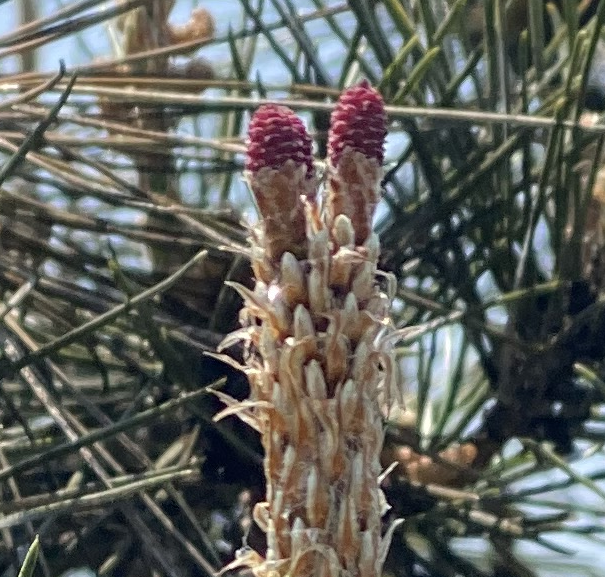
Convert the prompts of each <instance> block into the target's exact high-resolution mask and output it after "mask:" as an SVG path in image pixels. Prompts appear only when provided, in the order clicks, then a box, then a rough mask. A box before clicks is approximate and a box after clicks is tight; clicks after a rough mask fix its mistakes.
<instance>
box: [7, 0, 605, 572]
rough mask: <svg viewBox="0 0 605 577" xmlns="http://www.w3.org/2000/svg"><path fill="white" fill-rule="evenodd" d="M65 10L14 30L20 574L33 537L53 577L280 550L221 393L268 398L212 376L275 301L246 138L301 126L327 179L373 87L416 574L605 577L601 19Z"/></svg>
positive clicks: (393, 496) (12, 368)
mask: <svg viewBox="0 0 605 577" xmlns="http://www.w3.org/2000/svg"><path fill="white" fill-rule="evenodd" d="M39 4H40V3H37V2H35V1H33V0H31V1H29V0H19V1H17V0H13V1H11V0H8V1H7V0H4V1H2V2H0V10H2V14H3V15H4V14H7V20H6V22H7V24H6V26H7V27H8V28H7V29H6V30H5V31H4V32H2V34H1V35H0V72H2V74H3V76H2V78H1V79H0V91H1V92H2V100H0V152H1V153H2V168H1V169H0V183H1V184H2V187H1V189H0V243H1V245H2V250H1V251H0V287H1V289H2V291H3V297H4V298H3V302H2V304H1V305H0V320H1V324H0V338H1V339H2V351H3V354H2V359H1V363H0V376H1V377H2V386H1V388H0V404H1V407H2V412H1V415H2V425H3V428H2V430H1V432H0V465H1V467H2V468H1V469H0V480H1V481H2V483H3V484H2V500H1V502H0V513H1V516H0V532H1V534H2V541H1V542H0V572H2V574H3V575H7V576H8V575H16V574H17V571H18V567H19V566H20V563H21V562H22V560H23V557H24V555H25V552H26V550H27V548H28V546H29V544H30V543H31V542H32V541H33V538H34V536H35V535H36V534H38V535H39V536H40V549H39V559H38V564H37V568H36V572H37V573H36V574H39V575H60V574H62V572H64V571H67V570H68V569H70V568H74V567H85V568H89V569H91V570H93V571H95V572H96V573H97V574H99V575H120V576H122V575H124V576H126V575H128V576H131V575H132V576H135V575H168V576H171V577H181V576H183V577H184V576H185V575H211V574H213V573H214V572H215V571H217V570H218V569H219V568H220V567H222V566H223V565H224V564H225V563H227V562H228V561H230V560H231V559H232V558H233V555H234V553H235V550H236V549H237V548H238V547H240V545H241V540H242V536H243V534H244V533H247V532H248V531H249V534H248V539H247V543H248V545H249V546H252V547H255V548H258V549H260V550H262V548H263V539H262V535H260V534H259V532H258V530H256V529H255V527H254V525H253V523H252V522H251V519H250V508H251V506H252V505H253V504H254V502H256V501H257V500H258V499H260V498H262V494H263V486H262V468H261V463H262V456H261V455H260V453H259V446H258V442H257V439H256V438H255V436H254V434H253V432H252V431H250V430H249V429H247V428H246V427H245V426H244V425H242V424H241V423H239V422H237V421H236V420H225V421H221V422H220V423H215V422H213V420H212V417H213V415H214V414H215V413H216V412H217V411H218V410H219V409H220V407H221V404H220V403H219V401H218V400H217V399H216V397H215V396H214V395H213V394H211V392H210V389H211V388H214V389H221V390H224V391H226V392H228V393H229V394H231V395H234V396H238V397H240V398H242V397H243V396H245V394H246V391H247V384H246V382H245V380H244V379H243V378H242V377H241V375H239V374H238V373H237V372H236V371H235V370H233V369H231V368H230V367H228V366H225V365H223V364H222V363H220V362H219V361H216V360H214V359H213V358H212V357H211V356H208V355H205V353H206V352H212V351H214V350H215V349H216V346H217V345H218V343H219V342H220V341H221V340H222V338H223V337H224V336H225V335H226V334H227V333H228V332H229V331H230V330H232V329H233V328H235V327H236V326H237V323H238V318H237V315H238V308H239V302H238V300H237V298H236V296H235V294H234V293H233V292H232V291H231V290H229V289H228V288H227V287H226V286H225V285H224V282H225V281H226V280H237V281H239V282H244V283H246V282H249V278H250V271H249V268H248V262H247V258H246V254H247V243H246V236H247V226H248V224H247V223H249V222H252V221H253V220H254V218H255V216H254V209H253V207H252V205H251V202H250V197H249V196H248V193H247V191H246V188H245V186H244V185H243V184H242V183H241V170H242V166H243V157H242V153H243V151H244V137H245V130H246V123H247V119H248V118H249V112H250V111H251V110H252V109H254V108H255V107H256V106H258V104H259V102H262V101H265V100H274V99H279V100H284V101H286V103H287V104H288V105H289V106H291V107H292V108H294V109H295V110H296V111H297V112H298V113H300V114H301V115H302V116H303V118H304V119H305V120H306V122H307V124H308V127H309V130H310V131H311V132H312V134H313V136H314V139H315V143H316V152H317V159H318V160H317V162H318V166H319V167H320V168H321V166H322V158H323V157H324V155H325V146H326V142H325V138H326V130H327V126H328V120H329V114H330V111H331V108H332V103H333V101H334V100H335V98H336V97H337V95H338V94H339V92H340V90H341V89H342V88H343V87H344V86H348V85H350V84H352V83H355V82H357V81H358V80H360V79H361V78H368V79H369V80H370V81H371V82H372V83H373V84H374V85H375V86H377V87H378V88H379V89H380V90H381V92H382V94H383V96H384V98H385V101H386V102H387V104H388V112H389V118H390V122H391V124H390V135H389V141H388V146H387V155H386V158H387V160H386V176H385V180H384V202H383V203H382V205H381V207H380V211H379V217H378V218H377V223H376V227H377V230H378V231H379V233H380V235H381V240H382V243H383V258H382V260H383V262H382V266H383V268H385V269H387V270H389V271H392V272H393V273H394V274H395V275H396V277H397V301H396V307H395V310H394V311H393V319H394V322H395V323H396V324H397V326H398V328H400V329H401V331H400V334H401V337H402V339H401V342H400V343H399V346H400V352H401V362H402V365H403V367H404V369H405V374H406V382H405V387H406V396H407V398H408V410H407V411H406V412H402V414H399V415H391V416H390V419H389V422H388V434H387V443H386V447H385V451H384V455H383V461H384V464H385V467H387V466H388V465H389V464H390V463H391V462H393V461H395V462H397V463H398V468H397V469H395V471H393V473H392V474H391V475H390V477H389V478H388V479H387V481H386V484H385V490H386V492H387V496H388V498H389V501H390V502H391V503H392V505H393V510H392V517H400V516H401V517H403V518H404V519H405V522H404V523H403V525H402V526H401V529H400V530H399V531H398V533H397V535H396V537H395V539H394V543H393V548H392V552H391V558H390V561H389V563H388V572H389V573H390V574H392V575H396V576H398V577H399V576H401V577H404V576H412V575H431V576H437V575H439V576H440V575H444V576H450V575H451V576H453V575H468V576H479V575H496V574H497V575H515V576H517V575H524V576H525V575H531V574H533V572H534V571H541V572H542V574H545V575H547V574H548V575H550V574H554V573H555V572H556V571H559V570H560V571H565V572H567V573H568V574H569V573H574V572H575V573H576V574H586V572H587V571H588V570H589V569H588V567H589V565H590V560H589V552H590V550H591V549H590V548H589V546H588V545H591V546H593V547H594V546H596V547H600V546H601V545H602V535H601V533H602V529H603V521H602V516H603V514H604V513H605V507H604V505H603V498H605V488H604V486H603V484H602V482H601V480H602V479H603V476H604V475H605V466H604V465H603V453H602V446H603V445H602V444H603V433H604V431H605V429H604V426H603V425H604V419H605V411H604V410H603V395H604V393H605V383H604V379H605V376H604V374H603V356H604V353H605V350H604V347H605V344H604V343H605V338H604V337H605V308H604V307H603V300H602V292H603V262H602V253H603V242H604V241H603V214H602V211H603V206H602V202H603V201H604V199H605V190H604V189H603V175H602V174H601V172H600V168H601V161H602V147H603V134H604V127H605V126H604V125H603V124H601V119H600V116H599V113H598V111H597V112H592V111H589V110H587V107H590V108H599V107H600V105H601V104H602V102H601V101H600V98H602V93H601V92H600V84H599V71H600V66H601V65H602V63H601V53H602V48H601V46H600V32H601V28H602V24H603V21H604V19H605V3H600V2H577V1H576V0H566V1H561V2H558V3H556V6H555V5H549V6H548V7H545V4H544V3H543V2H542V1H541V0H540V1H538V0H534V1H531V0H530V1H528V2H519V1H517V0H513V1H512V2H508V3H504V2H498V1H497V0H479V2H476V1H472V0H467V2H466V3H465V2H464V1H463V0H457V1H441V0H431V1H426V2H415V1H413V0H383V1H382V2H374V1H371V2H368V1H366V0H350V1H349V2H332V1H327V0H326V1H325V2H324V1H322V0H312V1H307V2H294V1H292V0H239V1H238V0H228V1H223V2H211V1H209V2H205V3H201V2H200V7H197V4H196V3H195V2H187V1H185V0H177V1H176V2H174V3H173V2H169V1H151V0H148V1H147V2H145V1H141V0H139V1H136V0H121V1H116V2H107V1H106V2H101V1H100V0H79V1H73V2H64V3H63V4H60V3H58V2H48V3H44V7H42V6H40V5H39ZM173 4H174V6H173ZM505 4H506V5H505ZM587 5H588V7H587ZM506 6H508V8H507V7H506ZM586 7H587V10H588V12H587V13H582V10H583V9H585V8H586ZM199 8H202V9H203V10H207V12H202V11H199ZM170 9H172V10H170ZM196 10H197V11H196ZM8 15H10V17H9V16H8ZM11 18H12V19H14V21H11ZM519 22H520V24H519ZM524 28H527V30H526V31H522V30H523V29H524ZM61 58H62V59H63V60H64V62H65V65H64V66H63V67H62V66H61V65H60V63H59V59H61ZM76 75H77V76H76ZM234 353H235V354H237V351H234ZM421 455H422V456H421ZM578 548H579V550H580V551H582V553H579V554H578V555H576V556H569V555H568V554H571V553H573V552H574V551H575V550H576V549H578ZM593 551H594V549H593ZM553 552H554V553H553Z"/></svg>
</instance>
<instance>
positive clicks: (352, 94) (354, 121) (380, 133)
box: [328, 80, 387, 166]
mask: <svg viewBox="0 0 605 577" xmlns="http://www.w3.org/2000/svg"><path fill="white" fill-rule="evenodd" d="M386 134H387V115H386V112H385V110H384V101H383V100H382V96H380V94H379V93H378V91H377V90H375V89H374V88H372V87H371V86H370V84H369V83H368V81H367V80H364V81H363V82H361V84H359V85H357V86H353V87H352V88H349V89H348V90H345V91H344V92H343V93H342V94H341V96H340V98H339V99H338V103H337V104H336V108H335V109H334V111H333V112H332V118H331V122H330V132H329V135H328V158H329V159H330V161H331V163H332V166H337V165H338V161H339V160H340V156H341V155H342V152H343V150H344V149H345V148H347V147H350V148H352V149H353V150H356V151H358V152H361V153H362V154H364V155H365V156H366V157H367V158H375V159H376V160H377V161H378V163H379V164H382V162H383V160H384V139H385V137H386Z"/></svg>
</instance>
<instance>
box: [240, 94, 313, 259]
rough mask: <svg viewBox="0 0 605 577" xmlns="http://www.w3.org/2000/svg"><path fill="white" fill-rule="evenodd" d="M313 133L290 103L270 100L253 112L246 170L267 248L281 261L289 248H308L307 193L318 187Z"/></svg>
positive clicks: (299, 252) (300, 251)
mask: <svg viewBox="0 0 605 577" xmlns="http://www.w3.org/2000/svg"><path fill="white" fill-rule="evenodd" d="M311 147H312V142H311V137H310V136H309V135H308V134H307V130H306V129H305V126H304V124H303V123H302V121H301V120H300V118H298V117H297V116H296V115H295V114H294V112H292V110H290V109H289V108H287V107H285V106H278V105H274V104H267V105H264V106H261V107H260V108H259V109H258V110H257V111H256V112H255V113H254V115H253V116H252V119H251V121H250V126H249V128H248V143H247V156H246V165H245V168H246V176H247V178H248V181H249V184H250V188H251V189H252V192H253V194H254V198H255V200H256V203H257V205H258V209H259V211H260V215H261V218H262V220H261V228H262V235H263V242H262V244H264V248H265V251H266V256H267V258H268V260H269V261H270V262H271V263H273V264H277V263H278V262H279V260H280V259H281V257H282V255H283V254H284V253H285V252H291V253H293V254H294V255H297V256H299V255H302V254H304V251H305V250H306V238H307V233H306V222H305V210H304V204H303V200H302V198H301V197H302V196H305V197H307V196H308V197H311V196H312V195H313V194H314V192H315V178H314V168H313V154H312V151H311Z"/></svg>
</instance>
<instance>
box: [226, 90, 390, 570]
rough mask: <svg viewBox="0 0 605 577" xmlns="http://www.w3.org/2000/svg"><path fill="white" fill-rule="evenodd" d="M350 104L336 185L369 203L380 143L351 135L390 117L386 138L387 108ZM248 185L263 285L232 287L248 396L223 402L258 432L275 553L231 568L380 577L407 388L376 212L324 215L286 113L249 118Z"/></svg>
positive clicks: (262, 515) (269, 110)
mask: <svg viewBox="0 0 605 577" xmlns="http://www.w3.org/2000/svg"><path fill="white" fill-rule="evenodd" d="M351 95H352V97H351ZM356 95H357V96H356ZM359 95H361V96H359ZM342 102H344V103H345V104H344V105H343V104H342V103H341V104H340V105H339V107H338V108H337V111H336V112H335V115H334V116H333V122H334V124H335V126H334V127H333V130H332V131H331V133H330V134H331V138H332V141H331V142H332V145H333V149H334V150H335V149H336V148H334V147H337V148H338V151H339V152H338V155H340V159H339V161H338V166H337V167H332V172H331V173H330V178H331V181H334V182H332V184H331V187H332V190H334V188H335V186H338V187H339V189H338V190H339V193H340V194H343V195H344V194H353V195H357V197H363V195H366V196H367V195H368V193H367V191H366V188H367V187H368V186H370V187H372V186H373V187H374V189H375V183H376V182H377V178H378V181H379V174H380V160H381V159H382V140H381V141H380V142H378V136H377V135H378V133H377V132H376V133H375V134H374V137H372V138H373V140H372V144H371V145H367V146H366V145H365V144H363V140H362V139H361V138H359V136H358V135H357V133H356V132H355V130H357V129H358V127H359V126H360V124H359V123H360V122H363V118H364V116H363V115H364V114H365V113H367V111H368V110H369V111H371V113H372V115H373V116H376V115H377V114H378V113H380V114H378V116H380V115H382V116H381V117H382V118H383V120H382V130H383V132H384V124H385V123H384V111H383V107H382V105H381V104H380V103H381V101H380V98H379V96H378V95H377V93H375V92H374V91H373V90H372V89H370V88H369V87H368V86H367V85H362V86H361V87H358V88H357V89H354V91H352V92H350V93H347V94H346V95H345V96H343V99H342ZM377 102H378V103H379V104H380V106H378V107H377V106H376V103H377ZM358 109H359V110H358ZM351 127H352V128H351ZM381 134H382V137H381V138H384V134H383V133H381ZM339 143H340V144H339ZM342 143H344V144H342ZM356 143H357V144H356ZM341 144H342V146H341ZM368 155H369V156H368ZM358 161H359V162H358ZM343 167H344V168H343ZM246 176H247V178H248V181H249V183H250V186H251V188H252V192H253V195H254V197H255V199H256V202H257V204H258V207H259V210H260V215H261V222H260V227H259V228H260V233H259V234H256V235H254V236H253V238H252V239H251V243H252V261H253V268H254V272H255V275H256V281H257V282H256V285H255V287H254V290H250V289H248V288H246V287H244V286H241V285H237V284H235V283H232V284H231V286H233V287H234V288H235V289H236V290H237V291H238V292H239V294H240V295H241V296H242V297H243V299H244V303H245V304H244V308H243V310H242V313H241V316H240V318H241V319H242V324H243V325H244V326H243V328H242V329H241V330H239V331H236V332H235V333H233V334H232V335H229V336H227V337H226V339H225V341H224V342H223V347H224V348H225V347H228V346H231V345H232V344H233V343H234V342H236V341H238V340H239V341H244V344H245V364H244V366H243V367H242V369H243V370H244V371H245V372H246V374H247V375H248V379H249V381H250V391H251V394H250V399H248V400H247V401H245V402H243V403H239V402H238V401H236V400H235V399H229V398H227V397H226V396H225V395H224V394H222V393H221V399H222V400H224V401H225V402H226V403H227V405H228V407H227V408H226V409H225V411H224V412H223V414H231V413H234V412H236V413H237V414H238V415H239V416H240V417H241V418H242V419H244V420H245V421H246V422H247V423H249V424H251V425H252V426H253V427H255V428H256V429H257V430H258V431H259V432H260V434H261V439H262V443H263V447H264V449H265V462H264V465H265V466H264V469H265V476H266V480H267V498H266V502H263V503H259V504H257V506H256V507H255V509H254V519H255V521H256V522H257V524H258V525H259V526H260V527H261V529H263V530H264V531H265V532H266V534H267V554H266V556H265V558H262V557H260V556H259V555H257V554H255V553H253V552H250V551H249V550H247V552H246V554H245V555H243V556H240V557H239V558H238V560H237V561H236V562H235V564H234V565H233V567H235V566H237V565H247V566H249V567H251V568H252V569H253V571H254V573H255V575H256V576H257V577H285V576H286V575H287V576H288V577H308V576H309V575H325V576H327V575H333V576H336V575H348V576H349V577H376V575H380V574H381V569H382V564H383V561H384V558H385V556H386V552H387V550H388V545H389V541H390V538H391V535H392V531H388V532H387V534H386V535H384V536H383V533H382V521H381V519H382V516H383V515H384V513H385V501H384V497H383V495H382V493H381V490H380V485H379V477H380V473H381V466H380V460H379V455H380V452H381V447H382V442H383V427H382V423H383V417H384V415H383V409H384V408H385V407H387V409H388V408H391V407H392V405H393V401H395V400H396V399H397V400H398V399H400V391H399V378H398V367H397V362H396V359H395V356H394V352H393V346H392V345H393V342H394V339H393V338H392V335H391V334H390V331H391V330H392V325H391V323H390V322H389V317H388V315H389V310H390V305H391V302H392V298H393V295H392V294H390V292H386V293H385V292H384V291H383V290H382V289H381V287H382V286H385V285H386V286H387V287H389V288H390V287H391V286H392V283H389V282H387V283H379V282H378V281H377V277H378V276H380V277H381V278H384V277H385V276H387V277H388V275H386V273H383V272H380V271H378V256H379V252H380V246H379V240H378V237H377V236H376V235H375V234H371V230H370V228H369V223H371V210H370V209H369V208H367V209H365V208H364V210H365V212H364V215H363V216H362V218H361V219H359V218H357V217H356V216H355V214H354V210H353V209H355V207H357V206H359V200H356V198H357V197H355V198H354V199H353V201H352V202H349V200H346V199H345V200H342V201H340V200H339V201H338V202H340V204H337V203H334V202H333V203H332V207H334V208H336V209H338V210H336V211H334V212H333V213H332V215H330V214H329V213H328V211H321V210H319V205H320V204H321V203H319V202H316V181H315V177H314V173H313V164H312V156H311V139H310V138H309V136H308V135H307V133H306V131H305V129H304V126H303V124H302V122H301V121H300V120H299V119H298V118H296V116H295V115H294V114H293V112H292V111H291V110H289V109H287V108H284V107H282V106H273V105H271V106H264V107H262V108H260V109H259V110H258V111H257V112H256V114H255V115H254V117H253V118H252V121H251V123H250V131H249V142H248V156H247V159H246ZM349 177H350V178H349ZM334 183H335V184H334ZM374 189H373V190H374ZM374 196H376V192H375V193H374ZM374 196H371V195H370V201H369V203H368V204H370V203H374V204H375V199H374ZM364 198H365V197H364ZM341 206H344V207H345V208H346V210H340V211H339V207H341ZM372 206H373V204H372ZM359 245H363V246H359Z"/></svg>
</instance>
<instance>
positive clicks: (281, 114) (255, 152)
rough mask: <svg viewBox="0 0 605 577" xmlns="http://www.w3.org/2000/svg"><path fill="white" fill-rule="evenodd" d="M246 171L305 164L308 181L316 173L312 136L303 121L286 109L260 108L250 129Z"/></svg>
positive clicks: (277, 106) (276, 107)
mask: <svg viewBox="0 0 605 577" xmlns="http://www.w3.org/2000/svg"><path fill="white" fill-rule="evenodd" d="M247 145H248V146H247V157H246V170H249V171H251V172H257V171H258V170H260V169H261V168H263V167H265V166H268V167H269V168H274V169H278V168H280V167H282V166H283V165H284V163H285V162H286V160H290V159H291V160H294V161H295V162H297V163H300V164H305V165H306V167H307V175H306V176H307V178H311V177H312V176H313V174H314V168H313V154H312V152H311V146H312V142H311V137H310V136H309V135H308V134H307V130H306V128H305V125H304V124H303V123H302V120H301V119H300V118H298V116H296V115H295V114H294V112H293V111H292V110H290V109H289V108H287V107H286V106H279V105H276V104H265V105H263V106H261V107H259V108H258V109H257V110H256V112H255V113H254V115H253V116H252V120H251V121H250V126H249V128H248V143H247Z"/></svg>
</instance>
